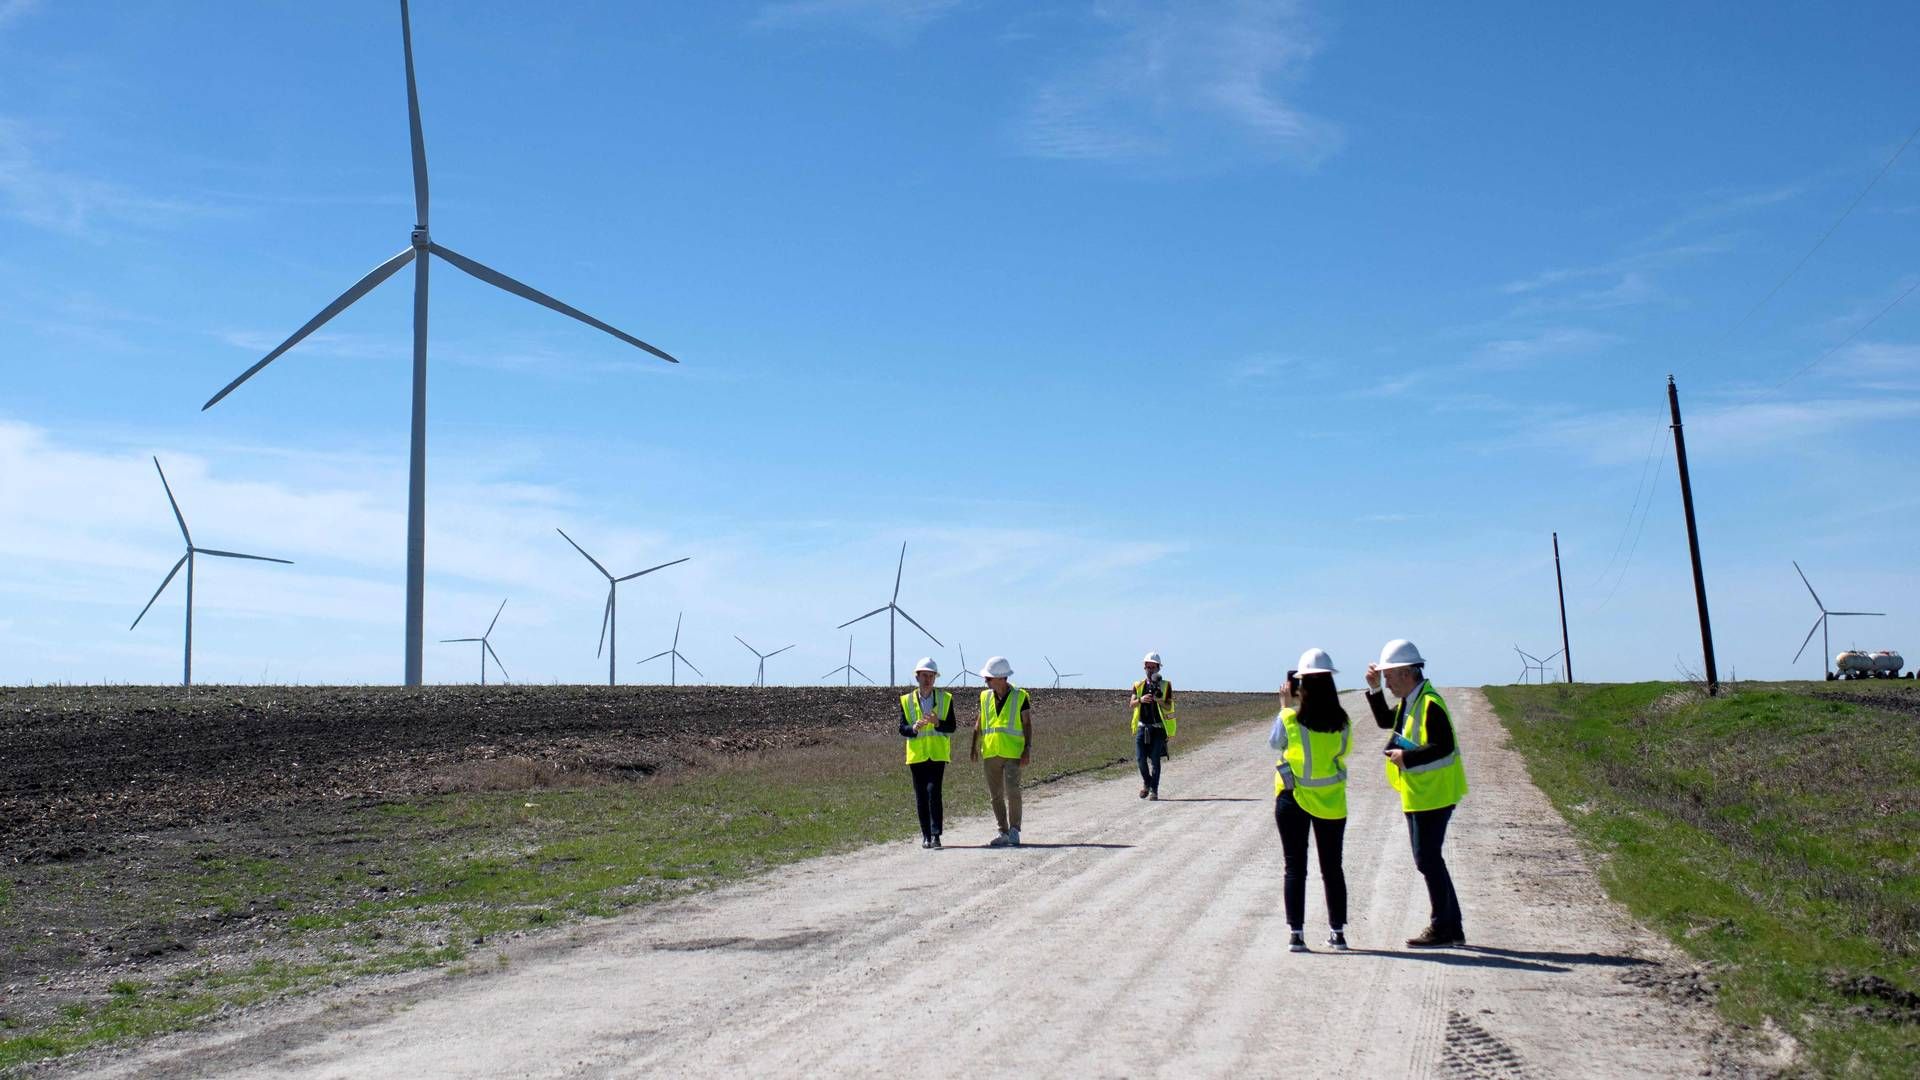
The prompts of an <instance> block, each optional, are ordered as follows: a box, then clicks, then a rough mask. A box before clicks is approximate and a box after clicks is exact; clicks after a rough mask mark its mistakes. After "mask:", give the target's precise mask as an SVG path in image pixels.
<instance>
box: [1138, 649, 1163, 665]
mask: <svg viewBox="0 0 1920 1080" xmlns="http://www.w3.org/2000/svg"><path fill="white" fill-rule="evenodd" d="M1140 662H1141V663H1143V664H1157V663H1159V662H1160V654H1159V653H1157V652H1150V653H1148V654H1147V658H1146V659H1145V660H1142V661H1140Z"/></svg>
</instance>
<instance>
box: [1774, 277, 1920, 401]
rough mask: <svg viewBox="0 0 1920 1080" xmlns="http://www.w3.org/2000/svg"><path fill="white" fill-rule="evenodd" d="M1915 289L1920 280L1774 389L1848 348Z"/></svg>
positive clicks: (1919, 286) (1796, 369)
mask: <svg viewBox="0 0 1920 1080" xmlns="http://www.w3.org/2000/svg"><path fill="white" fill-rule="evenodd" d="M1915 289H1920V278H1916V279H1915V280H1914V282H1913V284H1911V285H1909V286H1907V291H1905V292H1903V293H1901V294H1900V295H1899V296H1896V297H1894V298H1893V303H1891V304H1888V305H1887V306H1886V307H1883V308H1881V309H1880V311H1879V313H1878V314H1876V315H1874V317H1873V318H1871V319H1868V320H1867V321H1866V322H1863V323H1861V324H1860V325H1859V326H1856V327H1854V328H1853V333H1851V334H1848V335H1847V336H1846V337H1843V338H1841V339H1840V342H1839V344H1837V345H1835V346H1834V347H1833V348H1831V349H1828V350H1827V351H1826V352H1823V353H1821V354H1820V355H1819V356H1816V357H1814V358H1813V359H1811V360H1809V361H1807V362H1806V363H1804V364H1802V365H1800V366H1799V367H1798V368H1795V369H1794V372H1793V374H1791V375H1788V376H1787V377H1786V378H1784V379H1781V380H1780V381H1779V382H1777V383H1775V384H1774V389H1776V390H1777V389H1779V388H1780V387H1782V386H1785V385H1787V384H1788V383H1790V382H1792V381H1793V380H1795V379H1797V378H1799V377H1800V376H1802V375H1804V374H1806V373H1807V371H1808V369H1810V368H1812V367H1814V366H1815V365H1817V364H1820V363H1822V362H1824V361H1825V360H1826V359H1827V357H1829V356H1832V355H1833V354H1834V353H1837V352H1839V351H1840V350H1841V349H1844V348H1846V347H1847V346H1848V345H1849V344H1851V343H1852V341H1853V339H1854V338H1857V337H1859V336H1860V335H1861V334H1863V333H1866V330H1867V327H1869V326H1872V325H1873V324H1874V323H1877V322H1879V321H1880V317H1881V316H1882V315H1885V314H1886V313H1887V312H1889V311H1892V310H1893V309H1894V308H1897V307H1899V306H1900V301H1902V300H1905V299H1906V298H1907V297H1909V296H1912V295H1913V291H1914V290H1915Z"/></svg>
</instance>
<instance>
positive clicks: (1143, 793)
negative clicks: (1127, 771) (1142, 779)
mask: <svg viewBox="0 0 1920 1080" xmlns="http://www.w3.org/2000/svg"><path fill="white" fill-rule="evenodd" d="M1140 797H1141V798H1143V799H1144V798H1146V797H1147V789H1146V788H1145V787H1142V788H1141V789H1140Z"/></svg>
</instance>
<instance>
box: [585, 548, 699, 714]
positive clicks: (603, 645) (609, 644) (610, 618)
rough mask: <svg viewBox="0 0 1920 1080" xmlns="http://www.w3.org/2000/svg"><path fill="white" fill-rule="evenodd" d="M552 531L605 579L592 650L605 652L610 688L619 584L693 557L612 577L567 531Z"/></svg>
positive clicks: (618, 627) (598, 653) (595, 652)
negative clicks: (597, 638) (597, 635)
mask: <svg viewBox="0 0 1920 1080" xmlns="http://www.w3.org/2000/svg"><path fill="white" fill-rule="evenodd" d="M553 531H554V532H557V533H559V534H560V537H561V539H563V540H565V541H566V542H567V543H569V544H573V550H575V551H577V552H579V553H580V555H581V557H582V558H584V559H586V560H587V561H588V562H590V563H592V564H593V568H594V569H595V570H598V571H600V574H601V576H602V577H605V578H606V579H607V609H606V614H604V615H602V616H601V617H600V647H599V648H598V649H596V650H594V653H593V655H595V656H599V655H600V654H601V653H602V652H605V653H606V654H607V685H608V686H612V685H613V683H614V679H613V653H614V646H615V645H616V644H617V642H618V639H619V637H620V620H619V619H618V618H617V617H616V611H615V604H614V600H615V598H616V597H617V596H618V595H619V592H620V583H621V582H623V581H632V580H633V579H634V578H637V577H645V576H646V575H648V574H651V573H653V572H654V571H655V570H665V569H666V568H667V567H669V566H678V565H680V564H681V563H683V562H686V561H687V559H691V558H693V556H691V555H689V556H687V557H686V558H685V559H675V560H673V561H672V562H663V563H661V564H660V565H659V566H649V567H647V568H646V569H645V570H636V571H634V572H633V573H631V574H628V575H626V576H625V577H614V576H613V575H612V574H611V573H609V572H608V571H607V568H606V567H604V566H601V565H600V560H599V559H596V558H594V557H593V556H591V555H588V554H587V549H586V548H583V547H581V546H580V545H579V544H574V543H573V537H571V536H568V535H567V530H565V529H560V528H556V529H554V530H553Z"/></svg>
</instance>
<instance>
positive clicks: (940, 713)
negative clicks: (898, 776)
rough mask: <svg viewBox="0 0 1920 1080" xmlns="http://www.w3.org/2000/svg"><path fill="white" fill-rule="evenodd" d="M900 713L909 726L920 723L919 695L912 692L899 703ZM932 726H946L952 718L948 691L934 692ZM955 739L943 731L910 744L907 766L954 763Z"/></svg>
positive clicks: (916, 738)
mask: <svg viewBox="0 0 1920 1080" xmlns="http://www.w3.org/2000/svg"><path fill="white" fill-rule="evenodd" d="M900 711H901V713H903V714H904V715H905V716H906V718H907V726H908V727H913V726H914V725H916V724H918V723H920V716H921V713H920V691H918V690H911V691H908V692H907V695H906V696H905V697H903V698H901V699H900ZM933 713H934V716H933V722H934V723H936V724H939V723H943V722H945V721H946V719H947V718H948V717H950V716H952V715H953V695H952V694H949V693H947V692H946V691H945V690H935V691H934V692H933ZM952 760H953V739H952V737H951V736H949V735H948V734H947V733H946V732H944V731H937V730H935V729H933V728H928V729H927V730H925V731H923V732H921V733H920V734H918V735H915V736H914V737H913V738H910V739H908V740H907V764H909V765H918V764H919V763H921V762H923V761H952Z"/></svg>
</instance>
